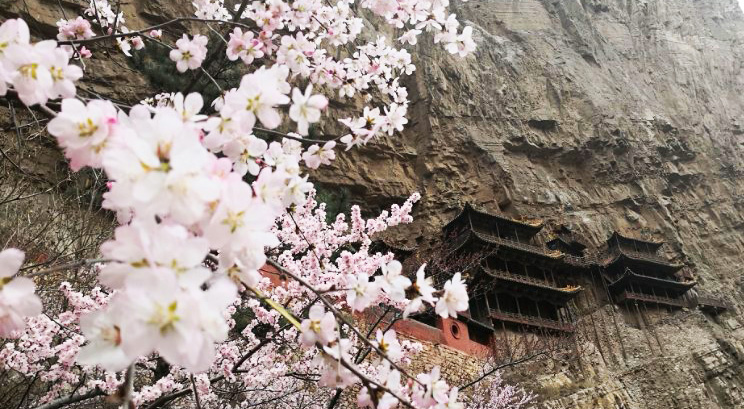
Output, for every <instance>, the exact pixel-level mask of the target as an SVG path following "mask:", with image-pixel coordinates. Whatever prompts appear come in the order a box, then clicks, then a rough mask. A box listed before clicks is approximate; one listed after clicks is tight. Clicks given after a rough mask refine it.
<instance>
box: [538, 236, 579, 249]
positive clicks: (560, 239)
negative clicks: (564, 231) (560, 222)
mask: <svg viewBox="0 0 744 409" xmlns="http://www.w3.org/2000/svg"><path fill="white" fill-rule="evenodd" d="M554 242H561V243H563V244H564V245H566V247H569V248H574V249H576V250H578V251H584V250H586V245H585V244H583V243H581V242H578V241H576V240H566V239H564V238H563V237H561V236H555V237H554V238H552V239H550V240H548V241H547V244H550V243H554Z"/></svg>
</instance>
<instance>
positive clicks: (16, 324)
mask: <svg viewBox="0 0 744 409" xmlns="http://www.w3.org/2000/svg"><path fill="white" fill-rule="evenodd" d="M23 258H24V254H23V252H22V251H20V250H18V249H13V248H11V249H5V250H3V251H2V252H0V338H11V337H16V336H17V335H18V334H17V333H16V331H19V330H22V329H23V328H24V327H25V326H26V323H25V321H24V318H25V317H31V316H34V315H38V314H41V300H39V297H37V296H36V294H34V290H35V285H34V283H33V281H31V279H29V278H26V277H15V278H14V277H13V276H14V275H15V274H16V273H18V269H19V268H20V267H21V265H22V264H23Z"/></svg>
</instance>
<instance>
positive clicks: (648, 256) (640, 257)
mask: <svg viewBox="0 0 744 409" xmlns="http://www.w3.org/2000/svg"><path fill="white" fill-rule="evenodd" d="M618 264H619V265H623V266H625V267H627V265H628V264H635V265H636V266H638V265H645V266H647V267H648V266H649V265H652V266H654V267H655V268H660V269H661V270H663V271H665V272H668V273H674V272H676V271H679V270H680V269H682V267H684V264H675V263H672V262H671V261H669V260H667V259H665V258H662V257H660V256H658V255H657V254H656V253H642V252H638V251H631V250H626V249H618V248H616V249H614V250H612V251H611V252H610V255H609V257H608V258H606V259H605V260H604V265H605V267H606V268H607V267H611V266H613V265H618Z"/></svg>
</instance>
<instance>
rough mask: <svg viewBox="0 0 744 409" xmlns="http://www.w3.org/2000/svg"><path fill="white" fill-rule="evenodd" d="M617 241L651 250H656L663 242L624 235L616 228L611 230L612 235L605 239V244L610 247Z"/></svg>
mask: <svg viewBox="0 0 744 409" xmlns="http://www.w3.org/2000/svg"><path fill="white" fill-rule="evenodd" d="M617 243H626V244H629V245H631V246H636V247H638V248H639V250H643V251H653V252H655V251H656V250H658V249H659V247H661V246H662V245H663V244H664V242H663V241H657V240H646V239H640V238H637V237H630V236H626V235H624V234H622V233H620V232H618V231H617V230H616V231H614V232H612V235H611V236H610V238H608V239H607V245H608V246H610V247H612V246H614V245H616V244H617Z"/></svg>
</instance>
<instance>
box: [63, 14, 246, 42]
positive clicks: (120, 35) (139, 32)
mask: <svg viewBox="0 0 744 409" xmlns="http://www.w3.org/2000/svg"><path fill="white" fill-rule="evenodd" d="M182 21H198V22H202V23H221V24H230V25H234V26H238V27H243V28H246V29H248V30H251V31H253V32H256V30H255V28H253V27H251V26H249V25H247V24H243V23H238V22H235V21H225V20H213V19H204V18H196V17H176V18H173V19H171V20H168V21H166V22H164V23H160V24H155V25H154V26H150V27H147V28H143V29H141V30H136V31H130V32H128V33H112V34H106V35H102V36H96V37H91V38H87V39H84V40H65V41H58V42H57V44H59V45H73V44H77V45H84V44H90V43H96V42H98V41H103V40H107V39H111V38H114V39H115V38H123V37H134V36H138V35H142V34H144V33H146V32H149V31H152V30H155V29H158V28H162V27H167V26H169V25H172V24H177V23H180V22H182ZM256 33H257V32H256Z"/></svg>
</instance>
